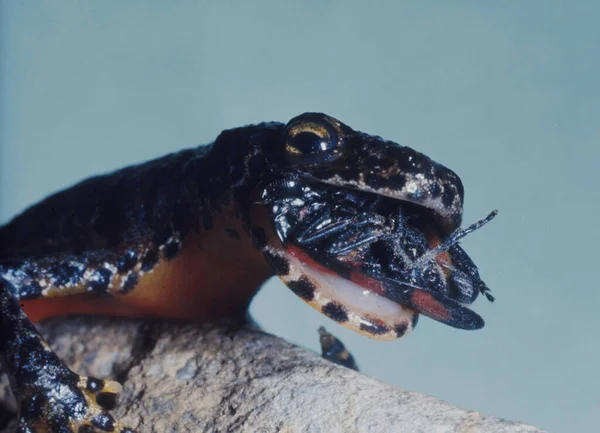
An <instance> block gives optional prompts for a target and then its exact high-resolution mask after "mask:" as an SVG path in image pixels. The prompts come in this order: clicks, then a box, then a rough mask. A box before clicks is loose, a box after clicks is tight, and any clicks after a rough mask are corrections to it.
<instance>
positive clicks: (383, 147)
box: [268, 113, 464, 234]
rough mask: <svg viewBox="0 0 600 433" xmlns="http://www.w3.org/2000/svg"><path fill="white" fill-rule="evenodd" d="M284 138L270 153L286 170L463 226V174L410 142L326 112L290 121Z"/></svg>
mask: <svg viewBox="0 0 600 433" xmlns="http://www.w3.org/2000/svg"><path fill="white" fill-rule="evenodd" d="M282 141H283V143H277V144H276V145H275V148H273V149H269V152H268V154H269V155H270V156H271V158H272V160H271V159H270V162H272V163H273V164H274V165H275V166H277V167H279V168H281V169H282V170H289V171H293V172H296V173H298V174H299V175H301V176H302V177H304V178H307V179H313V180H315V181H319V182H322V183H327V184H330V185H336V186H339V187H344V188H351V189H357V190H360V191H368V192H372V193H375V194H378V195H383V196H387V197H390V198H395V199H398V200H403V201H406V202H411V203H415V204H418V205H419V206H422V207H424V208H427V209H430V210H431V211H432V212H433V214H434V215H435V216H436V217H437V218H438V219H439V223H440V225H441V226H442V228H443V230H444V231H445V232H446V234H448V233H450V232H451V231H453V230H455V229H456V228H457V227H458V226H460V223H461V220H462V211H463V199H464V190H463V185H462V182H461V180H460V178H459V177H458V176H457V175H456V174H455V173H454V172H453V171H452V170H450V169H448V168H446V167H444V166H443V165H441V164H438V163H437V162H435V161H433V160H432V159H431V158H429V157H427V156H426V155H424V154H422V153H420V152H417V151H416V150H413V149H411V148H410V147H406V146H401V145H399V144H397V143H394V142H392V141H387V140H384V139H382V138H381V137H378V136H373V135H369V134H365V133H362V132H359V131H354V130H353V129H352V128H350V127H349V126H347V125H345V124H343V123H342V122H340V121H339V120H337V119H334V118H333V117H330V116H327V115H325V114H322V113H304V114H301V115H300V116H297V117H295V118H293V119H292V120H290V121H289V122H288V124H287V125H286V127H285V129H284V132H283V137H282Z"/></svg>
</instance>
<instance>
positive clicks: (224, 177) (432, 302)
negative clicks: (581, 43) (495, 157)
mask: <svg viewBox="0 0 600 433" xmlns="http://www.w3.org/2000/svg"><path fill="white" fill-rule="evenodd" d="M462 205H463V187H462V183H461V182H460V179H459V178H458V176H457V175H456V174H455V173H453V172H452V171H451V170H449V169H447V168H445V167H443V166H442V165H440V164H437V163H436V162H434V161H432V160H431V159H429V158H428V157H427V156H425V155H423V154H421V153H419V152H417V151H415V150H413V149H410V148H408V147H403V146H399V145H397V144H395V143H393V142H389V141H385V140H383V139H381V138H379V137H375V136H370V135H367V134H364V133H361V132H357V131H354V130H352V129H351V128H349V127H348V126H346V125H344V124H343V123H341V122H339V121H338V120H336V119H333V118H331V117H328V116H326V115H323V114H316V113H305V114H303V115H301V116H298V117H296V118H294V119H292V120H291V121H290V122H289V123H288V124H287V125H286V124H281V123H263V124H259V125H252V126H246V127H242V128H236V129H232V130H227V131H224V132H223V133H221V135H220V136H219V137H218V138H217V139H216V141H215V142H214V143H213V144H211V145H209V146H203V147H198V148H195V149H189V150H184V151H181V152H178V153H174V154H171V155H168V156H166V157H163V158H160V159H157V160H154V161H150V162H147V163H144V164H140V165H136V166H132V167H127V168H124V169H121V170H118V171H116V172H114V173H111V174H107V175H102V176H97V177H94V178H91V179H88V180H85V181H83V182H81V183H79V184H77V185H75V186H73V187H72V188H69V189H67V190H64V191H62V192H59V193H57V194H55V195H53V196H51V197H49V198H47V199H45V200H44V201H42V202H40V203H39V204H37V205H35V206H33V207H31V208H29V209H28V210H26V211H25V212H23V213H22V214H21V215H19V216H17V217H16V218H15V219H13V220H12V221H11V222H9V223H8V224H7V225H5V226H4V227H2V228H0V314H1V320H0V340H1V343H2V346H1V347H2V352H3V359H2V360H3V366H4V368H5V369H6V371H7V372H8V373H9V375H10V377H11V383H12V385H13V387H14V389H15V393H16V394H17V395H18V396H19V398H20V404H21V413H20V418H19V430H18V431H19V432H34V431H35V432H38V433H41V432H46V431H50V432H76V431H78V429H79V428H80V427H81V426H84V425H93V426H95V427H96V428H98V429H100V430H103V431H115V432H121V433H126V432H129V431H131V430H130V429H128V428H127V427H125V426H123V425H121V424H120V423H119V422H118V421H117V420H114V419H113V418H112V416H111V415H110V414H108V412H106V411H105V410H104V408H103V407H101V405H100V404H99V403H98V402H97V401H96V397H97V396H98V395H99V394H101V393H115V392H117V391H118V384H115V383H114V382H110V381H106V382H105V381H100V380H98V379H94V378H82V377H80V376H78V375H77V374H75V373H73V372H71V371H70V370H69V369H68V368H66V367H65V366H64V365H63V364H62V362H61V361H60V359H58V358H57V357H56V355H54V354H53V353H52V351H51V350H50V349H49V348H48V346H47V344H46V343H45V342H44V341H43V339H42V338H41V337H40V336H39V335H38V333H37V332H36V330H35V328H34V327H33V325H32V324H31V320H33V321H37V320H42V319H45V318H48V317H52V316H55V315H65V314H101V315H119V316H129V317H132V316H134V317H161V318H174V319H185V320H194V321H208V320H216V319H220V318H223V317H239V316H241V315H243V314H244V312H245V311H246V308H247V306H248V303H249V302H250V300H251V298H252V296H253V295H254V293H255V292H256V290H257V288H258V287H259V285H260V284H261V283H262V282H263V281H264V280H265V279H267V278H268V277H269V276H271V275H273V274H276V275H278V276H279V277H280V278H281V279H282V280H283V281H284V283H285V284H286V285H287V286H288V287H289V288H290V289H291V290H293V291H294V292H295V293H296V294H297V295H298V296H300V297H301V298H302V299H303V300H305V301H306V302H307V303H309V304H310V305H311V306H313V307H315V308H317V309H318V310H319V311H321V312H322V313H323V314H325V315H327V316H328V317H330V318H332V319H334V320H336V321H338V322H339V323H342V324H343V325H345V326H347V327H349V328H351V329H353V330H356V331H358V332H361V333H363V334H365V335H367V336H370V337H372V338H378V339H392V338H397V337H401V336H403V335H405V334H406V333H408V332H409V331H410V330H411V329H412V328H414V326H415V325H416V322H417V317H418V314H419V313H423V314H425V315H428V316H429V317H432V318H434V319H436V320H439V321H441V322H443V323H446V324H449V325H451V326H455V327H459V328H463V329H477V328H480V327H482V326H483V320H482V319H481V318H480V317H479V316H478V315H477V314H475V313H474V312H473V311H471V310H470V309H468V308H467V307H466V306H465V305H467V304H470V303H472V302H473V301H474V300H475V298H476V297H477V295H478V294H479V293H483V294H485V295H486V296H488V298H491V296H490V295H489V289H487V287H486V286H485V284H484V283H483V282H482V281H481V279H480V278H479V274H478V271H477V268H476V267H475V265H474V264H473V262H472V261H471V260H470V258H469V257H468V256H467V255H466V253H465V252H464V251H463V250H462V248H460V247H459V246H458V243H457V242H458V240H459V239H460V238H461V237H462V236H464V235H466V234H467V233H468V232H470V231H472V230H474V229H476V228H478V227H480V226H481V225H483V224H484V223H485V222H487V221H489V219H491V218H492V217H493V215H494V214H492V215H490V217H488V218H487V219H485V220H483V221H481V222H479V223H477V224H476V225H473V226H471V227H469V228H468V229H466V230H461V229H459V228H458V227H459V226H460V223H461V218H462ZM21 305H22V306H23V308H21ZM346 353H347V352H346ZM352 364H353V361H352ZM40 371H50V372H51V374H41V373H40ZM57 387H62V389H63V390H64V392H63V393H62V394H61V395H60V396H57V395H56V394H55V392H54V390H55V389H56V388H57Z"/></svg>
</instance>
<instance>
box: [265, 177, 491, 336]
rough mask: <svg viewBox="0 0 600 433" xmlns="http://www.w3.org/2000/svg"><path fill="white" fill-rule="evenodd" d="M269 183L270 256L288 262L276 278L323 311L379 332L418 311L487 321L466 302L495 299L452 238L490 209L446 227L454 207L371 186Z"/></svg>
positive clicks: (454, 321)
mask: <svg viewBox="0 0 600 433" xmlns="http://www.w3.org/2000/svg"><path fill="white" fill-rule="evenodd" d="M284 183H285V188H282V186H283V185H284ZM269 188H270V189H269ZM269 188H267V189H266V190H265V193H264V194H263V197H266V198H267V200H266V201H267V204H268V206H269V209H270V212H271V215H272V218H273V221H274V226H275V229H276V231H277V234H278V237H279V241H280V242H281V246H280V247H277V246H273V245H271V246H270V247H269V248H270V254H271V255H274V254H276V255H279V256H280V257H282V258H284V259H285V260H286V261H287V263H288V272H287V274H285V275H280V278H281V279H282V280H283V281H284V283H285V284H286V285H288V287H290V288H291V289H292V290H293V291H294V292H295V293H296V294H298V295H299V296H300V297H301V298H303V299H304V300H305V301H307V302H308V303H309V304H310V305H312V306H313V307H315V308H317V309H318V310H320V311H321V312H323V314H325V315H327V316H329V317H331V318H332V319H334V320H336V321H338V322H339V323H341V324H343V325H344V326H346V327H348V328H350V329H352V330H354V331H357V332H359V333H362V334H365V335H367V336H369V337H371V338H376V339H384V340H388V339H394V338H398V337H401V336H403V335H405V334H406V333H408V332H409V331H410V330H411V329H412V328H414V326H415V325H416V322H417V318H418V314H420V313H422V314H425V315H426V316H428V317H431V318H433V319H435V320H437V321H440V322H442V323H445V324H447V325H450V326H453V327H456V328H459V329H479V328H481V327H483V325H484V322H483V319H482V318H481V317H480V316H479V315H477V314H476V313H475V312H473V311H472V310H470V309H469V308H467V307H466V305H468V304H470V303H472V302H473V301H474V300H475V299H476V298H477V296H478V294H479V293H483V294H485V295H486V296H487V297H488V299H490V300H492V299H493V298H492V297H491V295H489V289H488V288H487V286H486V285H485V284H484V283H483V281H482V280H481V278H480V277H479V273H478V270H477V267H476V266H475V265H474V264H473V262H472V261H471V259H470V258H469V257H468V256H467V254H466V253H465V252H464V250H463V249H462V248H461V247H460V246H459V245H458V241H459V240H460V239H461V238H462V237H464V236H465V235H466V234H468V233H470V232H472V231H474V230H476V229H478V228H480V227H481V226H483V225H484V224H486V223H487V222H488V221H489V220H491V219H492V218H493V217H494V216H495V214H496V213H495V212H492V213H491V214H490V215H489V216H488V217H487V218H485V219H483V220H481V221H478V222H477V223H475V224H473V225H471V226H469V227H468V228H466V229H463V230H461V229H455V230H450V229H449V228H450V227H454V226H455V225H456V224H455V222H456V219H457V216H456V215H452V216H451V217H450V216H448V215H441V214H440V213H437V212H436V211H435V210H433V209H431V208H427V207H425V206H421V205H417V204H414V203H410V202H408V201H405V200H401V199H396V198H391V197H389V195H385V196H384V195H381V194H377V193H374V192H372V191H359V190H356V189H349V188H344V187H340V186H337V185H335V186H334V185H329V184H327V183H322V182H315V181H312V180H310V179H305V178H301V177H298V176H293V177H291V178H289V179H286V180H285V181H282V183H280V184H278V185H277V186H276V187H275V188H274V187H273V185H271V186H270V187H269ZM459 218H460V216H459Z"/></svg>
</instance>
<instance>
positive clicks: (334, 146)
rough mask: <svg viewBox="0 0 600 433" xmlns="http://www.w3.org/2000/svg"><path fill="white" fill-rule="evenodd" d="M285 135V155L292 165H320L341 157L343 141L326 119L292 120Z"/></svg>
mask: <svg viewBox="0 0 600 433" xmlns="http://www.w3.org/2000/svg"><path fill="white" fill-rule="evenodd" d="M302 117H306V116H302ZM315 117H316V116H315ZM285 134H286V135H285V137H286V138H285V153H286V157H287V159H288V160H289V161H290V162H292V163H295V164H319V163H324V162H327V161H331V160H333V159H336V158H337V157H338V156H339V155H340V150H341V144H342V141H341V140H340V137H339V136H338V134H337V132H336V130H335V129H334V127H333V126H332V125H330V124H329V123H327V121H326V119H320V118H316V119H314V120H312V119H308V120H305V119H303V118H296V119H292V120H291V121H290V123H288V125H287V127H286V132H285Z"/></svg>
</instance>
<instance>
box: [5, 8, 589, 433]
mask: <svg viewBox="0 0 600 433" xmlns="http://www.w3.org/2000/svg"><path fill="white" fill-rule="evenodd" d="M586 3H587V4H586ZM0 5H1V6H0V7H1V23H0V24H1V30H0V32H1V33H0V36H1V53H0V54H1V57H0V59H1V75H0V86H1V88H0V110H1V111H0V157H1V159H0V161H1V162H0V164H1V165H0V188H1V189H0V206H1V209H0V220H2V221H6V220H7V219H9V218H10V217H11V216H13V215H15V214H16V213H17V212H19V211H21V210H22V209H23V208H24V207H26V206H27V205H29V204H31V203H33V202H35V201H37V200H39V199H41V198H42V197H44V196H45V195H47V194H48V193H50V192H52V191H55V190H57V189H59V188H63V187H66V186H68V185H70V184H72V183H74V182H75V181H77V180H79V179H81V178H84V177H86V176H89V175H91V174H95V173H100V172H104V171H107V170H112V169H115V168H117V167H120V166H123V165H126V164H129V163H134V162H139V161H142V160H146V159H149V158H152V157H156V156H160V155H163V154H165V153H167V152H170V151H174V150H177V149H180V148H182V147H188V146H192V145H195V144H199V143H207V142H210V141H212V140H213V139H214V138H215V137H216V135H217V134H218V133H219V132H220V131H221V130H222V129H224V128H228V127H233V126H239V125H243V124H247V123H253V122H259V121H263V120H279V121H284V122H285V121H287V120H288V119H289V118H291V117H293V116H295V115H297V114H299V113H301V112H303V111H323V112H327V113H329V114H331V115H333V116H335V117H338V118H339V119H341V120H342V121H344V122H346V123H348V124H349V125H351V126H352V127H354V128H355V129H360V130H363V131H365V132H369V133H373V134H378V135H381V136H384V137H386V138H389V139H393V140H395V141H397V142H399V143H401V144H406V145H409V146H411V147H414V148H416V149H418V150H420V151H422V152H424V153H426V154H427V155H429V156H431V157H432V158H434V159H435V160H437V161H439V162H442V163H443V164H445V165H447V166H449V167H450V168H452V169H453V170H455V171H456V172H457V173H459V175H460V176H461V177H462V179H463V182H464V184H465V187H466V202H465V206H466V210H465V222H472V221H474V220H475V219H478V218H480V217H483V216H485V215H487V213H488V212H489V211H490V210H492V209H495V208H498V209H499V210H500V214H499V216H498V217H497V219H496V220H495V221H493V222H492V223H491V224H490V225H488V226H487V227H486V228H485V229H483V230H481V231H480V232H477V233H475V234H473V235H472V236H470V237H468V238H467V239H466V240H465V241H464V245H465V247H466V249H467V250H468V251H469V253H470V254H471V256H472V257H474V259H475V261H476V262H477V263H478V265H479V266H480V268H481V271H482V275H483V276H484V278H485V280H486V281H487V283H488V284H489V286H490V287H491V288H492V289H493V290H494V294H495V295H496V296H497V298H498V300H497V302H496V303H495V304H493V305H490V304H488V303H487V302H485V301H483V300H480V301H479V302H477V303H476V304H475V309H476V310H477V311H478V312H480V313H481V314H482V315H483V316H484V317H485V318H486V321H487V325H486V327H485V328H484V329H483V330H482V331H478V332H464V331H458V330H454V329H451V328H449V327H444V326H442V325H440V324H438V323H435V322H433V321H430V320H426V319H422V320H421V322H420V324H419V326H418V328H417V329H416V331H415V332H414V333H413V334H412V335H410V336H409V337H407V338H406V339H403V340H400V341H396V342H392V343H381V342H374V341H370V340H368V339H366V338H363V337H361V336H359V335H355V334H352V333H350V332H346V331H345V330H343V329H341V328H340V327H338V326H337V325H335V324H333V323H332V322H330V321H328V320H327V319H326V318H324V317H323V316H321V315H319V314H318V313H317V312H315V311H312V310H311V309H310V308H308V307H306V306H305V305H304V304H303V303H302V302H300V301H299V300H298V299H297V298H296V297H295V296H294V295H293V294H292V293H291V292H290V291H289V290H287V289H286V288H285V287H284V286H283V285H282V284H281V283H280V282H278V281H271V282H270V283H268V284H267V286H266V287H265V288H264V289H263V290H262V291H261V293H260V294H259V295H258V297H257V299H256V300H255V302H254V304H253V306H252V313H253V314H254V316H255V318H256V319H257V320H258V321H259V322H260V323H261V324H262V325H263V326H264V327H265V328H266V330H267V331H270V332H272V333H275V334H277V335H280V336H283V337H285V338H287V339H289V340H291V341H293V342H296V343H298V344H301V345H303V346H306V347H310V348H312V349H315V350H316V349H317V348H318V344H317V333H316V329H317V327H318V326H319V325H322V324H323V325H326V326H327V327H328V328H329V329H330V330H332V331H334V332H335V333H337V334H338V335H339V336H340V337H342V339H343V340H344V341H345V343H346V344H347V346H348V347H349V348H350V349H351V350H352V351H353V352H354V353H355V355H356V357H357V359H358V361H359V363H360V365H361V367H362V369H363V371H364V372H365V373H366V374H370V375H373V376H375V377H378V378H380V379H382V380H384V381H386V382H389V383H393V384H397V385H401V386H403V387H406V388H408V389H411V390H415V391H419V392H423V393H427V394H431V395H434V396H436V397H439V398H442V399H444V400H447V401H449V402H452V403H454V404H456V405H459V406H463V407H466V408H470V409H476V410H480V411H483V412H485V413H488V414H492V415H496V416H502V417H508V418H512V419H518V420H522V421H526V422H529V423H533V424H536V425H538V426H539V427H543V428H546V429H548V430H551V431H554V432H575V431H581V432H585V431H589V432H591V431H594V430H595V428H596V426H597V414H598V412H599V411H600V394H599V391H598V389H599V387H600V373H599V371H600V370H599V366H600V346H599V344H598V342H599V338H598V330H599V329H600V314H598V310H599V307H600V291H599V290H598V289H599V287H598V270H599V268H600V266H599V265H598V254H599V253H598V245H599V243H600V242H599V241H600V230H599V229H598V215H599V210H600V209H599V204H598V203H599V199H600V192H599V191H600V181H599V180H598V177H599V176H598V175H599V169H600V164H599V162H598V161H599V157H600V154H599V151H598V142H599V139H600V122H599V119H600V85H599V77H600V55H599V54H600V50H599V47H600V30H599V28H600V26H599V24H598V22H599V14H600V7H599V6H598V5H600V4H599V3H595V2H589V3H588V2H584V1H581V2H577V5H574V4H569V2H556V1H528V2H517V1H509V2H478V1H473V2H461V1H459V2H452V3H450V2H412V3H408V2H393V1H390V2H358V1H356V2H350V1H346V2H342V1H318V2H316V1H315V2H303V3H302V5H301V4H299V2H291V1H286V2H283V1H271V2H264V1H253V2H244V1H195V2H186V1H178V2H169V3H168V6H167V2H164V1H161V2H152V1H145V2H141V1H97V2H89V1H61V2H54V1H27V2H19V1H16V0H15V1H4V2H2V3H0Z"/></svg>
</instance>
